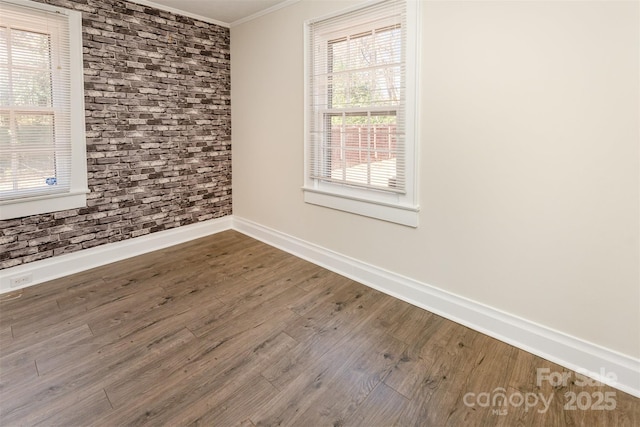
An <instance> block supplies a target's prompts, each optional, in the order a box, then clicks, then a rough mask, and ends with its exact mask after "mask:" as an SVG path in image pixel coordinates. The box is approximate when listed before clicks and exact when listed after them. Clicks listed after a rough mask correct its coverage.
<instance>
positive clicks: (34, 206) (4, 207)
mask: <svg viewBox="0 0 640 427" xmlns="http://www.w3.org/2000/svg"><path fill="white" fill-rule="evenodd" d="M3 1H4V2H5V3H8V4H14V5H17V6H23V7H29V8H33V9H36V10H40V11H46V12H53V13H59V14H61V15H63V16H66V17H67V19H68V23H69V61H70V63H69V71H70V131H71V134H70V140H71V173H70V183H69V190H67V191H65V192H61V193H50V194H41V195H35V196H29V197H22V198H16V199H8V200H2V201H0V220H6V219H13V218H19V217H25V216H30V215H38V214H44V213H51V212H56V211H61V210H67V209H75V208H81V207H85V206H86V205H87V196H86V195H87V193H89V188H88V185H87V155H86V140H85V120H84V115H85V109H84V79H83V77H84V65H83V55H82V14H81V13H80V12H77V11H73V10H69V9H64V8H60V7H56V6H51V5H48V4H44V3H36V2H32V1H28V0H3Z"/></svg>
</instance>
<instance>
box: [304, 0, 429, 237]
mask: <svg viewBox="0 0 640 427" xmlns="http://www.w3.org/2000/svg"><path fill="white" fill-rule="evenodd" d="M408 5H410V7H409V6H408ZM417 7H418V4H417V2H414V1H409V2H407V1H406V0H388V1H382V2H378V3H375V4H369V5H367V6H365V7H359V8H358V9H355V10H350V11H347V12H344V13H341V14H338V15H333V16H330V17H325V18H320V19H318V20H313V21H311V22H308V23H307V26H306V28H307V34H306V36H307V43H306V49H307V55H306V76H305V77H306V86H307V87H306V105H305V107H306V109H305V112H306V127H307V131H306V147H305V148H306V153H307V155H306V162H307V163H306V174H305V188H304V190H305V200H306V201H307V202H309V203H313V204H318V205H322V206H327V207H331V208H334V209H340V210H345V211H349V212H352V213H358V214H361V215H365V216H370V217H374V218H379V219H384V220H388V221H392V222H398V223H401V224H404V225H412V226H415V225H417V213H416V212H417V209H418V208H417V201H416V199H415V153H416V140H417V135H416V130H415V114H416V112H415V110H416V108H415V98H414V96H415V91H416V87H417V82H416V75H417V72H416V64H417V61H416V48H417V46H416V40H417V37H416V32H417V23H416V22H415V20H416V19H417V18H415V17H417V16H418V13H417V11H416V10H414V9H417ZM408 9H411V10H408Z"/></svg>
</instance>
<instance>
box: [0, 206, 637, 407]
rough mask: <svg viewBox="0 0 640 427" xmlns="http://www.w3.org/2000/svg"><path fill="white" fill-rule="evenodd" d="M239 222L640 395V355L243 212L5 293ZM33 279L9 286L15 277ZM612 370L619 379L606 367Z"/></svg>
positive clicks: (52, 271)
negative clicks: (255, 219) (401, 272)
mask: <svg viewBox="0 0 640 427" xmlns="http://www.w3.org/2000/svg"><path fill="white" fill-rule="evenodd" d="M229 229H235V230H237V231H239V232H241V233H244V234H246V235H248V236H251V237H253V238H255V239H258V240H260V241H263V242H265V243H267V244H269V245H271V246H274V247H276V248H279V249H282V250H284V251H286V252H289V253H291V254H293V255H295V256H298V257H300V258H303V259H305V260H307V261H310V262H313V263H314V264H317V265H319V266H321V267H324V268H326V269H328V270H331V271H334V272H336V273H338V274H341V275H343V276H346V277H349V278H350V279H353V280H356V281H358V282H359V283H362V284H364V285H367V286H369V287H371V288H374V289H377V290H379V291H381V292H384V293H386V294H388V295H391V296H393V297H395V298H398V299H401V300H403V301H406V302H408V303H410V304H413V305H415V306H418V307H420V308H423V309H425V310H428V311H430V312H432V313H435V314H438V315H440V316H442V317H445V318H447V319H450V320H452V321H454V322H457V323H460V324H462V325H464V326H467V327H469V328H471V329H474V330H476V331H479V332H482V333H484V334H486V335H489V336H491V337H494V338H496V339H498V340H500V341H503V342H506V343H508V344H511V345H513V346H515V347H518V348H520V349H522V350H525V351H527V352H529V353H532V354H535V355H538V356H540V357H542V358H544V359H547V360H549V361H551V362H554V363H557V364H559V365H561V366H564V367H566V368H568V369H571V370H573V371H576V372H579V373H582V374H585V375H587V376H589V377H591V378H594V379H596V380H599V381H602V382H603V383H607V384H609V385H611V386H612V387H614V388H617V389H619V390H621V391H624V392H625V393H629V394H631V395H633V396H636V397H640V360H639V359H637V358H634V357H631V356H628V355H625V354H621V353H618V352H615V351H613V350H610V349H607V348H604V347H601V346H599V345H596V344H593V343H590V342H587V341H584V340H582V339H579V338H576V337H573V336H570V335H567V334H565V333H563V332H560V331H556V330H554V329H551V328H548V327H546V326H543V325H539V324H536V323H534V322H531V321H529V320H526V319H522V318H520V317H517V316H514V315H513V314H510V313H505V312H503V311H500V310H497V309H495V308H492V307H489V306H486V305H484V304H481V303H478V302H476V301H473V300H470V299H467V298H464V297H462V296H459V295H455V294H451V293H449V292H447V291H444V290H442V289H438V288H436V287H433V286H430V285H428V284H426V283H422V282H419V281H416V280H414V279H411V278H408V277H405V276H402V275H399V274H397V273H393V272H390V271H387V270H384V269H382V268H379V267H376V266H373V265H371V264H367V263H365V262H362V261H359V260H356V259H353V258H350V257H347V256H345V255H342V254H339V253H337V252H334V251H331V250H329V249H326V248H323V247H321V246H318V245H315V244H312V243H309V242H306V241H304V240H301V239H298V238H296V237H293V236H290V235H287V234H285V233H282V232H279V231H276V230H273V229H270V228H268V227H265V226H263V225H260V224H257V223H255V222H252V221H249V220H247V219H244V218H240V217H236V216H227V217H224V218H220V219H214V220H210V221H205V222H201V223H196V224H191V225H185V226H182V227H178V228H173V229H170V230H166V231H161V232H157V233H153V234H149V235H146V236H142V237H137V238H135V239H129V240H124V241H122V242H117V243H110V244H106V245H102V246H97V247H95V248H91V249H85V250H82V251H79V252H74V253H71V254H67V255H60V256H57V257H54V258H47V259H45V260H41V261H34V262H31V263H28V264H25V265H19V266H16V267H11V268H8V269H5V270H0V293H4V292H9V291H14V290H16V289H20V288H21V287H26V286H32V285H35V284H38V283H42V282H45V281H48V280H53V279H56V278H59V277H63V276H66V275H69V274H74V273H78V272H81V271H85V270H88V269H91V268H94V267H99V266H101V265H105V264H109V263H112V262H115V261H120V260H123V259H126V258H130V257H133V256H137V255H141V254H144V253H147V252H152V251H155V250H158V249H163V248H166V247H169V246H173V245H176V244H179V243H183V242H187V241H189V240H193V239H197V238H200V237H204V236H208V235H211V234H215V233H219V232H221V231H225V230H229ZM25 276H27V277H28V283H25V284H24V285H23V286H19V287H14V288H11V287H10V283H11V279H15V278H16V277H25ZM603 373H604V374H609V373H613V374H615V375H616V377H617V380H616V382H615V383H614V382H611V381H610V380H609V379H608V378H606V377H603V376H602V375H601V374H603Z"/></svg>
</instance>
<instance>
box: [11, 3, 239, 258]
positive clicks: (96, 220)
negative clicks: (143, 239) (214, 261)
mask: <svg viewBox="0 0 640 427" xmlns="http://www.w3.org/2000/svg"><path fill="white" fill-rule="evenodd" d="M42 2H44V3H49V4H52V5H55V6H61V7H65V8H69V9H75V10H78V11H80V12H82V15H83V46H84V79H85V109H86V112H85V116H86V139H87V166H88V178H89V189H90V190H91V193H90V194H88V195H87V199H88V201H87V207H86V208H81V209H72V210H66V211H60V212H54V213H51V214H45V215H34V216H28V217H24V218H17V219H12V220H7V221H0V269H2V268H8V267H12V266H16V265H20V264H24V263H28V262H32V261H35V260H40V259H44V258H50V257H54V256H56V255H60V254H65V253H70V252H75V251H79V250H82V249H86V248H91V247H94V246H98V245H102V244H105V243H111V242H117V241H121V240H126V239H130V238H134V237H138V236H142V235H145V234H149V233H154V232H157V231H162V230H166V229H170V228H175V227H180V226H183V225H187V224H192V223H196V222H199V221H205V220H208V219H212V218H219V217H223V216H226V215H230V214H231V106H230V88H231V80H230V58H229V30H228V28H224V27H221V26H217V25H214V24H209V23H205V22H202V21H198V20H194V19H191V18H187V17H184V16H180V15H174V14H171V13H168V12H164V11H160V10H157V9H153V8H150V7H146V6H142V5H139V4H136V3H129V2H124V1H116V0H100V1H97V0H46V1H42Z"/></svg>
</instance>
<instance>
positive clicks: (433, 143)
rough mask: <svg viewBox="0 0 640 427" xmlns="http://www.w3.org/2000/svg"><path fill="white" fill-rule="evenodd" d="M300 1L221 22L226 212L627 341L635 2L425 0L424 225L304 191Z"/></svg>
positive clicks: (639, 338) (305, 14) (325, 8)
mask: <svg viewBox="0 0 640 427" xmlns="http://www.w3.org/2000/svg"><path fill="white" fill-rule="evenodd" d="M352 3H353V2H347V1H343V2H334V1H328V0H324V1H313V0H302V1H301V2H299V3H296V4H293V5H292V6H289V7H286V8H284V9H281V10H279V11H277V12H274V13H271V14H269V15H266V16H263V17H261V18H258V19H256V20H253V21H250V22H247V23H245V24H242V25H239V26H236V27H233V28H232V34H231V59H232V67H231V69H232V123H233V125H232V126H233V140H232V143H233V187H234V188H233V197H234V199H233V204H234V215H235V216H238V217H243V218H247V219H250V220H252V221H255V222H257V223H259V224H262V225H265V226H268V227H271V228H274V229H276V230H279V231H281V232H284V233H287V234H290V235H292V236H295V237H298V238H300V239H303V240H306V241H309V242H312V243H315V244H317V245H320V246H323V247H326V248H329V249H332V250H334V251H336V252H339V253H342V254H345V255H347V256H350V257H353V258H356V259H359V260H362V261H365V262H368V263H371V264H375V265H377V266H380V267H382V268H385V269H388V270H390V271H393V272H396V273H399V274H402V275H405V276H408V277H411V278H413V279H416V280H418V281H421V282H424V283H427V284H430V285H433V286H436V287H439V288H441V289H443V290H446V291H448V292H451V293H454V294H458V295H461V296H464V297H466V298H470V299H472V300H475V301H477V302H480V303H483V304H486V305H489V306H491V307H494V308H496V309H499V310H502V311H505V312H508V313H512V314H514V315H516V316H520V317H522V318H524V319H527V320H530V321H532V322H537V323H539V324H541V325H544V326H546V327H549V328H553V329H556V330H559V331H561V332H564V333H566V334H569V335H572V336H575V337H577V338H580V339H583V340H586V341H589V342H592V343H595V344H598V345H601V346H603V347H606V348H608V349H612V350H615V351H618V352H620V353H623V354H626V355H629V356H632V357H640V269H639V264H640V251H639V234H640V231H639V222H640V220H639V218H640V209H639V202H640V200H639V199H640V197H639V195H640V189H639V176H640V167H639V158H640V153H639V138H640V137H639V114H640V111H639V90H640V88H639V84H638V79H639V72H640V69H639V65H638V64H639V54H638V52H639V48H640V43H639V28H640V24H639V10H638V2H632V1H627V2H615V1H608V2H604V1H602V2H582V1H558V2H538V1H497V2H490V1H472V2H471V1H470V2H458V1H434V2H431V1H429V2H427V1H425V2H423V6H424V7H423V29H422V31H423V34H422V49H421V52H422V60H421V63H422V67H421V82H422V87H421V91H420V100H421V106H420V107H421V114H420V117H421V118H420V126H421V139H420V151H421V154H420V159H419V169H420V184H419V198H420V205H421V212H420V219H419V221H420V225H419V227H418V228H417V229H412V228H407V227H403V226H399V225H394V224H390V223H386V222H382V221H379V220H374V219H369V218H364V217H358V216H355V215H352V214H348V213H344V212H339V211H333V210H330V209H326V208H322V207H318V206H312V205H307V204H305V203H304V202H303V195H302V191H301V189H300V188H301V186H302V183H303V137H304V136H303V89H304V88H303V40H302V34H303V22H304V21H305V20H306V19H310V18H314V17H317V16H322V15H324V14H326V13H328V12H331V11H334V10H339V9H340V8H343V7H345V6H347V5H349V4H352Z"/></svg>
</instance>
